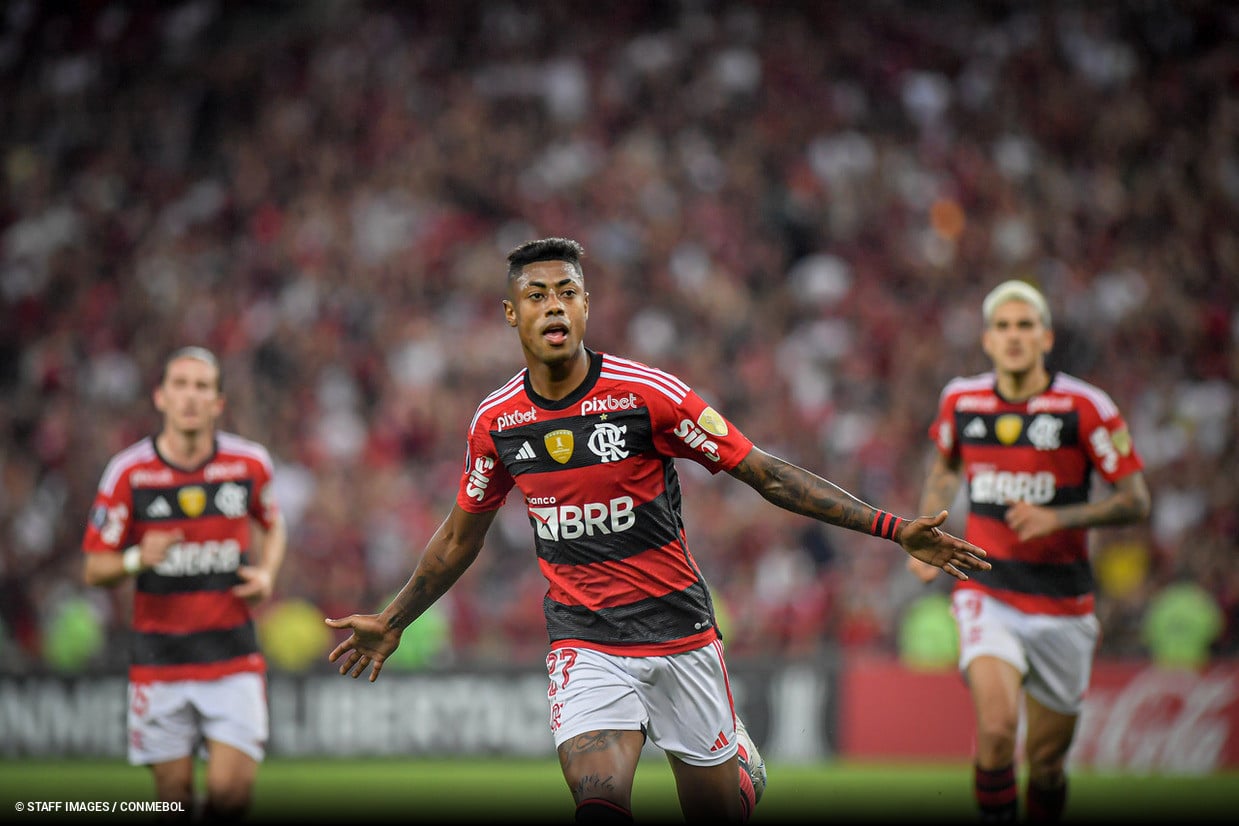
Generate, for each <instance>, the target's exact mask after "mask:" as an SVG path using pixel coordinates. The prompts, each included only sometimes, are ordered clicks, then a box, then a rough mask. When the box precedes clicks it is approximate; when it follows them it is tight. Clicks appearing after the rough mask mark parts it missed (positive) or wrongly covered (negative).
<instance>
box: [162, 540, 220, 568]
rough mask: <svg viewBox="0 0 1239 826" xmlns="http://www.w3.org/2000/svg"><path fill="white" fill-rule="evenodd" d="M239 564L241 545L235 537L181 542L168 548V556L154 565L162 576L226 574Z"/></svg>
mask: <svg viewBox="0 0 1239 826" xmlns="http://www.w3.org/2000/svg"><path fill="white" fill-rule="evenodd" d="M240 564H241V545H240V544H239V543H238V542H237V540H235V539H225V540H224V541H222V542H181V543H179V544H177V545H173V546H172V547H171V548H169V549H168V556H167V558H165V559H164V561H163V562H160V563H159V564H158V565H156V566H155V571H156V572H157V573H159V574H161V575H163V576H198V575H199V574H226V573H228V572H230V571H235V570H236V569H237V566H239V565H240Z"/></svg>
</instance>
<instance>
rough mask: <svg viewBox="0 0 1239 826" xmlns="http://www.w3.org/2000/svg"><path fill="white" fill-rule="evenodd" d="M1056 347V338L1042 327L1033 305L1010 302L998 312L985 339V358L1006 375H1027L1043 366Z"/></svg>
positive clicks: (991, 320)
mask: <svg viewBox="0 0 1239 826" xmlns="http://www.w3.org/2000/svg"><path fill="white" fill-rule="evenodd" d="M1053 344H1054V334H1053V333H1052V332H1051V331H1050V330H1049V328H1047V327H1046V326H1045V325H1044V324H1042V323H1041V315H1040V314H1039V313H1038V312H1037V309H1036V308H1035V307H1033V306H1032V305H1031V304H1028V303H1026V302H1023V301H1007V302H1005V303H1003V304H999V305H998V306H997V307H995V308H994V314H993V316H992V317H991V319H990V323H989V326H988V327H986V328H985V333H984V335H983V336H982V338H981V346H982V348H983V349H984V350H985V354H986V355H987V356H989V357H990V360H991V361H993V363H994V369H995V370H998V371H999V372H1002V373H1017V374H1022V373H1027V372H1029V371H1030V370H1035V369H1038V368H1040V367H1041V366H1042V364H1043V360H1044V359H1045V354H1046V353H1048V352H1050V347H1051V346H1053Z"/></svg>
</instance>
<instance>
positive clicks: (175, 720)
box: [82, 347, 285, 819]
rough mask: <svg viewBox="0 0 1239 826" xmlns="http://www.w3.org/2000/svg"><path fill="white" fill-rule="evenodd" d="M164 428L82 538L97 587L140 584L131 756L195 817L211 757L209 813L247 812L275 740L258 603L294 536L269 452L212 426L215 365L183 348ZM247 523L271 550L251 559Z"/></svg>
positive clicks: (126, 470)
mask: <svg viewBox="0 0 1239 826" xmlns="http://www.w3.org/2000/svg"><path fill="white" fill-rule="evenodd" d="M154 401H155V407H156V409H158V410H159V412H160V413H161V414H163V426H162V429H161V430H160V432H159V433H158V434H157V435H155V436H153V437H147V438H145V439H142V440H141V441H140V442H137V443H136V444H133V445H131V446H130V447H128V448H126V449H125V450H122V451H121V452H120V453H118V454H116V455H115V456H114V457H112V459H111V461H110V462H109V463H108V465H107V468H106V469H105V470H104V472H103V478H102V481H100V483H99V489H98V493H97V494H96V496H95V502H94V507H93V508H92V510H91V514H90V522H89V524H88V525H87V527H86V535H85V538H84V540H83V542H82V548H83V550H84V551H85V554H86V558H85V580H86V582H87V584H89V585H103V586H115V585H118V584H120V583H122V582H127V581H130V580H132V581H133V582H134V585H135V588H134V598H133V636H132V646H131V662H130V667H129V761H130V762H131V763H133V764H134V765H147V766H149V767H150V769H151V772H152V775H153V777H154V780H155V793H156V795H157V796H158V799H159V800H161V801H166V802H173V803H179V804H181V805H180V806H179V809H180V811H182V812H184V813H185V815H186V816H187V817H188V816H191V815H193V814H194V813H195V810H194V805H193V797H194V758H195V756H196V755H198V754H204V755H205V756H206V758H207V767H206V799H205V804H204V809H203V812H202V814H203V815H204V817H206V818H207V819H234V818H237V817H240V816H241V815H243V814H244V813H245V812H246V811H247V810H248V808H249V805H250V800H251V797H252V792H253V786H254V780H255V776H256V774H257V770H258V764H259V763H260V762H261V761H262V759H263V755H264V751H265V748H266V741H267V699H266V676H265V675H266V664H265V661H264V658H263V656H262V654H261V653H260V652H259V649H258V641H257V636H256V634H255V629H254V623H253V620H252V618H251V615H250V605H251V604H254V603H257V602H260V601H261V600H264V599H266V598H267V597H269V596H271V591H272V587H273V584H274V582H275V578H276V575H277V574H278V572H279V569H280V565H281V563H282V562H283V559H284V548H285V529H284V524H283V519H282V518H281V516H280V512H279V510H278V508H277V507H276V503H275V499H274V497H273V495H272V489H271V482H272V465H271V458H270V456H269V455H268V453H267V450H266V449H265V448H264V447H262V446H261V445H258V444H256V443H254V442H252V441H249V440H247V439H243V438H241V437H240V436H236V435H233V434H231V433H224V432H217V431H216V421H217V420H218V419H219V417H220V415H221V414H222V413H223V410H224V396H223V391H222V388H221V382H220V368H219V362H218V361H217V360H216V358H215V356H214V355H213V354H212V353H211V352H210V351H209V350H205V349H203V348H201V347H185V348H182V349H180V350H177V351H176V352H175V353H173V354H172V355H171V356H170V357H169V358H168V360H167V361H166V362H165V363H164V371H163V376H162V377H161V379H160V382H159V385H158V387H156V389H155V393H154ZM251 522H256V523H257V524H258V525H259V526H260V527H261V528H262V535H263V538H262V548H261V553H260V555H259V558H258V559H256V560H255V559H251V550H250V545H251V540H250V536H251Z"/></svg>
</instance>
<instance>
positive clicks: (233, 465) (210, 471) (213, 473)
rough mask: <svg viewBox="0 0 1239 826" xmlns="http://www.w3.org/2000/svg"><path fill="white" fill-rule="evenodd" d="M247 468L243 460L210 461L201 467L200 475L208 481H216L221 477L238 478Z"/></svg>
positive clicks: (243, 474)
mask: <svg viewBox="0 0 1239 826" xmlns="http://www.w3.org/2000/svg"><path fill="white" fill-rule="evenodd" d="M248 470H249V468H247V467H246V466H245V462H212V463H211V464H209V465H207V466H206V467H205V468H203V470H202V475H203V478H204V479H206V481H208V482H218V481H219V480H221V479H240V478H241V477H243V476H245V474H246V472H247V471H248Z"/></svg>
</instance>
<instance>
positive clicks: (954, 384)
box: [941, 370, 996, 400]
mask: <svg viewBox="0 0 1239 826" xmlns="http://www.w3.org/2000/svg"><path fill="white" fill-rule="evenodd" d="M995 380H996V379H995V375H994V371H993V370H989V371H987V372H984V373H974V374H972V375H970V376H955V377H954V378H952V379H951V380H950V381H948V382H947V383H946V384H945V385H943V387H942V393H941V396H942V399H943V400H945V399H948V398H951V397H959V396H966V395H975V394H978V393H989V394H991V395H992V394H993V393H994V382H995Z"/></svg>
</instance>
